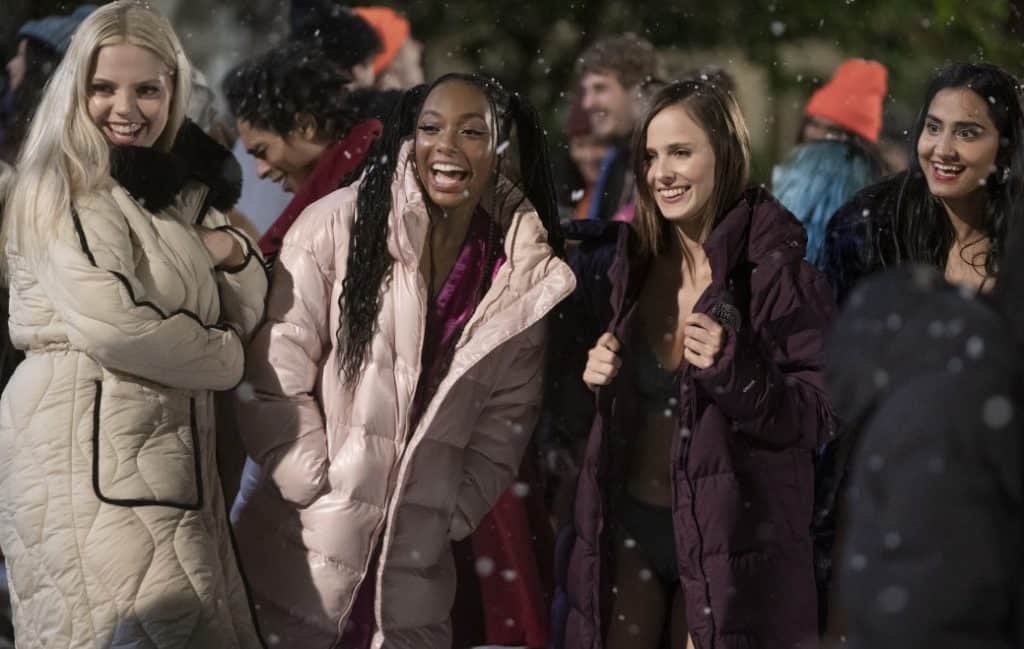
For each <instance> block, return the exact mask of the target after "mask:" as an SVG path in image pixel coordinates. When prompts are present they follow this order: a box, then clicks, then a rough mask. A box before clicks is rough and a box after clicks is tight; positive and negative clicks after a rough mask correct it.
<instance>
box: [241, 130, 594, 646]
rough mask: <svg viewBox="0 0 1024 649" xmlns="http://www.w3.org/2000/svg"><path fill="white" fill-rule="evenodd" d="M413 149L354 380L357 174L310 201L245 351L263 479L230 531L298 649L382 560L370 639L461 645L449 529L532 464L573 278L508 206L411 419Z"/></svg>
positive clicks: (271, 619)
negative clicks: (349, 283) (455, 635)
mask: <svg viewBox="0 0 1024 649" xmlns="http://www.w3.org/2000/svg"><path fill="white" fill-rule="evenodd" d="M410 151H411V146H410V145H409V144H407V145H406V146H405V147H404V149H403V151H402V153H401V157H400V158H399V160H398V167H397V169H398V173H397V174H396V179H395V181H394V184H393V186H392V211H391V213H390V215H389V218H390V225H389V235H388V252H389V253H390V254H391V255H392V256H393V258H394V260H395V261H394V266H393V269H392V271H391V274H390V276H389V278H388V280H387V281H386V282H385V284H384V286H383V287H382V289H381V290H382V292H383V294H382V300H381V310H380V314H379V315H378V318H377V330H376V332H375V334H374V337H373V339H372V341H371V344H370V349H369V358H368V360H367V362H366V365H365V366H364V368H363V371H362V375H361V376H360V378H359V381H358V383H357V384H356V385H355V386H354V388H349V387H347V386H345V385H344V384H343V382H342V380H341V375H340V373H339V366H338V365H339V363H338V350H337V349H336V341H337V326H338V297H339V295H340V291H341V285H342V282H343V280H344V278H345V273H346V272H347V270H348V269H347V268H346V261H347V255H348V245H349V236H350V231H351V228H352V223H353V220H354V218H355V212H356V195H357V187H356V186H350V187H346V188H344V189H341V190H339V191H337V192H335V193H333V194H330V195H328V196H327V197H325V198H324V199H322V200H320V201H318V202H317V203H314V204H313V205H312V206H310V207H309V208H308V209H307V210H306V212H304V213H303V215H302V216H301V217H299V220H298V221H297V222H296V223H295V225H293V226H292V228H291V230H289V232H288V235H287V236H286V237H285V240H284V246H283V248H282V250H281V254H280V256H279V257H278V261H277V266H276V267H275V271H274V280H273V287H272V289H271V293H270V299H269V302H268V318H267V323H266V324H265V325H264V326H263V327H262V328H261V329H260V331H259V333H258V334H257V336H256V338H255V340H254V341H253V345H252V347H251V349H250V359H249V360H250V363H249V368H248V371H247V373H246V377H247V381H248V382H250V383H251V388H252V395H253V397H254V400H252V401H249V402H242V403H240V408H239V413H240V419H241V422H240V424H241V428H242V434H243V438H244V441H245V443H246V448H247V450H248V451H249V453H250V456H251V457H252V458H253V459H254V460H255V461H256V462H257V463H259V464H260V465H261V466H262V469H263V481H262V482H261V483H260V484H258V486H256V488H255V489H254V490H253V491H252V492H250V493H249V494H248V500H247V501H246V502H243V503H239V504H236V507H235V515H236V516H237V519H238V520H237V523H236V528H235V529H236V534H237V538H238V543H239V548H240V553H241V556H242V562H243V565H245V566H246V567H247V574H248V576H249V579H250V585H251V587H252V590H253V595H254V598H255V601H256V606H257V608H258V610H259V617H260V628H261V631H262V632H263V633H264V635H265V636H266V637H267V639H268V641H271V642H272V641H273V640H279V641H280V642H281V643H282V645H285V646H295V647H305V648H308V649H327V648H328V647H331V646H334V643H335V642H336V641H337V639H338V637H340V635H341V631H342V629H343V628H344V625H345V622H346V620H347V617H348V615H349V613H350V610H351V606H352V603H353V600H354V598H355V595H356V591H357V588H358V586H359V584H360V583H361V582H362V581H363V579H364V578H365V577H366V575H367V572H368V571H369V570H371V569H375V570H376V593H375V605H374V608H375V616H376V626H377V632H376V634H375V636H374V640H373V646H374V647H389V648H390V647H409V648H413V647H415V648H416V649H431V648H437V649H442V648H443V649H447V648H448V647H450V646H451V642H452V640H451V628H450V622H449V611H450V610H451V606H452V602H453V600H454V594H455V570H454V565H453V562H452V556H451V551H450V543H449V541H450V540H452V539H456V540H457V539H462V538H465V537H466V536H468V535H469V534H470V532H472V530H473V529H474V528H475V527H476V525H477V524H478V523H479V521H480V519H481V518H482V517H483V516H484V515H485V514H486V513H487V511H488V510H489V509H490V508H491V506H492V505H493V504H494V503H495V501H496V500H497V499H498V497H499V496H500V495H501V494H502V492H504V490H505V489H506V488H507V487H508V486H509V484H510V483H511V481H512V480H513V478H514V476H515V473H516V471H517V469H518V468H519V463H520V460H521V458H522V454H523V452H524V449H525V447H526V443H527V441H528V439H529V436H530V433H531V431H532V430H533V426H534V423H535V421H536V418H537V415H538V412H539V407H540V397H541V393H542V378H543V377H542V375H543V366H544V352H545V339H546V322H545V316H546V315H547V314H548V312H550V311H551V310H552V309H553V308H554V307H555V305H556V304H558V302H560V301H561V300H562V299H563V298H565V297H566V296H568V295H569V294H570V293H571V292H572V290H573V287H574V285H575V282H574V280H573V276H572V272H571V271H570V270H569V268H568V266H567V265H566V264H565V263H564V262H562V261H561V260H559V259H558V258H557V257H555V256H554V255H553V254H552V250H551V248H550V247H549V246H548V245H547V233H546V232H545V231H544V228H543V227H542V225H541V223H540V219H539V218H538V215H537V213H536V212H535V211H534V210H533V208H532V207H531V206H530V205H529V204H527V203H525V202H524V203H522V204H521V205H520V206H519V207H518V208H517V209H515V210H514V211H513V210H505V211H504V212H503V213H501V214H498V215H497V217H496V219H497V221H498V224H499V225H500V226H501V227H502V228H504V231H505V254H506V257H507V261H506V262H505V263H504V264H503V265H502V267H501V268H500V270H499V271H498V273H497V274H496V276H495V277H494V280H493V282H492V283H491V286H490V289H489V290H488V291H487V292H486V293H485V295H484V296H483V297H482V299H481V301H480V304H479V305H478V306H477V308H476V311H475V312H474V314H473V316H472V318H471V319H470V321H469V322H468V323H467V325H466V327H465V329H464V330H463V333H462V336H461V338H460V340H459V342H458V343H457V345H456V348H455V352H454V356H453V358H452V360H451V364H450V366H449V369H448V372H447V375H446V376H445V378H444V380H443V381H442V382H441V384H440V385H439V387H438V388H437V391H436V392H435V394H434V397H433V398H432V399H431V401H430V403H429V404H427V405H426V406H425V409H424V412H423V415H422V416H421V418H420V420H419V422H418V424H417V425H416V427H415V429H412V430H410V428H409V410H410V406H411V405H412V402H413V395H414V394H415V392H416V385H417V381H418V379H419V377H420V374H421V367H420V357H421V348H422V344H423V336H424V331H423V329H424V323H425V321H426V307H427V304H426V302H427V295H426V284H425V282H424V281H423V278H422V276H421V274H420V272H419V260H420V255H421V253H422V252H423V250H424V242H425V240H426V234H427V226H428V216H427V212H426V206H425V203H424V197H423V195H422V193H421V190H420V187H419V184H418V182H417V180H416V178H415V176H414V174H413V171H412V169H411V165H409V164H408V157H409V153H410ZM515 203H516V201H511V204H512V205H515ZM484 205H485V206H488V205H490V201H489V200H487V199H485V202H484ZM248 388H249V386H246V389H245V390H242V391H241V392H242V393H243V394H244V393H248V392H249V389H248ZM378 546H379V547H380V560H379V561H378V562H377V563H376V564H375V565H374V564H373V563H372V557H373V555H374V551H375V549H376V548H378Z"/></svg>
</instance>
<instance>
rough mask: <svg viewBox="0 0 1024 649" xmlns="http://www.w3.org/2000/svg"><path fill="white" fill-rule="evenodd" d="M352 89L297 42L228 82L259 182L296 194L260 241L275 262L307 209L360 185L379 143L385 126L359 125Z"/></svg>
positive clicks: (240, 69) (323, 60) (368, 122)
mask: <svg viewBox="0 0 1024 649" xmlns="http://www.w3.org/2000/svg"><path fill="white" fill-rule="evenodd" d="M346 84H347V77H346V76H345V72H344V71H343V70H341V69H340V68H339V67H338V66H336V65H334V64H333V63H332V62H331V61H330V60H328V59H327V57H325V56H324V54H323V53H322V52H320V51H319V50H316V49H313V48H310V47H308V46H304V45H300V44H298V43H292V44H289V45H286V46H283V47H279V48H275V49H273V50H271V51H270V52H268V53H266V54H264V55H263V56H260V57H258V58H256V59H253V60H251V61H247V62H246V63H243V64H242V65H241V66H239V67H238V68H236V69H235V70H233V71H232V72H231V73H229V74H228V76H227V78H226V79H225V80H224V95H225V97H226V99H227V102H228V106H229V107H230V110H231V113H232V114H233V115H234V117H235V120H236V123H237V127H238V133H239V140H240V142H241V143H242V145H243V146H244V147H245V149H246V151H247V152H248V154H249V155H251V156H252V157H253V158H255V159H256V171H257V173H258V174H259V176H260V178H264V179H269V180H272V181H274V182H276V183H280V184H281V186H282V188H283V189H284V191H286V192H288V193H290V194H293V195H294V196H293V198H292V200H291V202H289V203H288V206H287V207H285V209H284V210H283V211H282V212H281V214H280V216H278V217H277V219H276V220H275V221H274V223H273V224H272V225H271V226H270V228H269V229H267V231H266V233H265V234H264V235H263V237H262V238H261V239H260V249H261V250H262V251H263V254H264V255H265V256H266V258H267V260H268V261H269V262H273V260H274V259H275V258H276V257H277V253H278V251H279V250H280V248H281V242H282V240H283V239H284V235H285V234H286V233H287V232H288V229H289V228H290V227H291V225H292V223H293V222H294V221H295V219H296V218H298V216H299V214H300V213H301V212H302V210H304V209H306V207H307V206H308V205H309V204H311V203H313V202H315V201H316V200H319V199H320V198H321V197H323V196H325V195H327V194H329V193H331V192H332V191H334V190H335V189H338V188H339V187H341V186H343V185H346V184H348V182H351V181H352V180H355V177H356V172H357V171H358V170H359V169H360V168H361V165H362V162H363V159H364V158H365V157H366V154H367V152H368V151H369V150H370V145H371V144H372V143H373V141H374V140H376V139H377V138H378V137H379V136H380V133H381V128H382V127H381V123H380V122H379V121H377V120H375V119H368V120H362V121H360V120H358V119H357V117H356V115H355V113H354V111H353V110H352V108H351V106H350V105H349V90H348V89H347V88H346Z"/></svg>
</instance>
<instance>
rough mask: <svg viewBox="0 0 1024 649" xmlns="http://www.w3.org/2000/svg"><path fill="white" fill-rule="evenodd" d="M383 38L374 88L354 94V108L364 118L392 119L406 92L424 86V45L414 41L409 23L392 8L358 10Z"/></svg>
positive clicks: (356, 11)
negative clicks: (395, 108)
mask: <svg viewBox="0 0 1024 649" xmlns="http://www.w3.org/2000/svg"><path fill="white" fill-rule="evenodd" d="M353 12H354V13H355V14H356V15H358V16H360V17H361V18H363V19H364V20H365V21H366V22H367V23H368V24H369V25H370V26H372V27H373V29H374V30H375V31H376V32H377V36H378V37H380V41H381V44H382V46H381V51H380V52H379V53H378V54H377V56H376V57H375V58H374V60H373V71H374V75H375V81H374V84H373V87H371V88H358V89H356V91H355V92H353V93H352V104H353V106H354V109H355V111H356V113H357V114H358V115H359V116H360V117H363V118H371V117H372V118H375V119H379V120H381V121H383V120H385V119H387V118H388V116H389V115H390V114H391V111H392V110H394V107H395V105H396V104H397V103H398V101H399V99H400V98H401V96H402V92H403V91H405V90H408V89H409V88H412V87H413V86H416V85H419V84H421V83H423V63H422V58H423V44H422V43H420V42H419V41H418V40H416V39H415V38H413V37H412V34H411V32H410V26H409V21H408V20H407V19H406V18H405V16H403V15H402V14H400V13H398V12H397V11H395V10H394V9H391V8H390V7H355V8H353Z"/></svg>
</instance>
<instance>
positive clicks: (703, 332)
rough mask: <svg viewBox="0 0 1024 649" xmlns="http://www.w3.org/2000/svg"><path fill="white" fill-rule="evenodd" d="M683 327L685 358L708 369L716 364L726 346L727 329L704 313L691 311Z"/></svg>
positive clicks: (701, 367) (698, 366) (692, 363)
mask: <svg viewBox="0 0 1024 649" xmlns="http://www.w3.org/2000/svg"><path fill="white" fill-rule="evenodd" d="M685 322H686V327H685V328H684V329H683V358H685V359H686V360H687V361H688V362H689V363H690V364H691V365H694V366H696V367H697V368H699V369H702V370H706V369H707V368H709V367H711V366H712V365H714V364H715V361H717V360H718V357H719V356H721V355H722V348H723V347H725V329H724V328H723V327H722V325H720V324H718V323H717V322H715V321H714V320H713V319H712V318H711V317H710V316H708V315H707V314H704V313H691V314H690V315H689V316H688V317H687V318H686V320H685Z"/></svg>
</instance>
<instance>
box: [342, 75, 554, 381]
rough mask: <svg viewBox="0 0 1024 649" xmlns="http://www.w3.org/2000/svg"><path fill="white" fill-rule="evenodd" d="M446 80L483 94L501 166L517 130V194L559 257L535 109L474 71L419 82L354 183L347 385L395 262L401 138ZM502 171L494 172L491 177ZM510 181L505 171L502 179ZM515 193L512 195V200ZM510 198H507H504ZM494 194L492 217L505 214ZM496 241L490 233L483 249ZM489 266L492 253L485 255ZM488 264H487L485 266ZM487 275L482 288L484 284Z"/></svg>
mask: <svg viewBox="0 0 1024 649" xmlns="http://www.w3.org/2000/svg"><path fill="white" fill-rule="evenodd" d="M449 81H462V82H464V83H469V84H471V85H474V86H477V87H478V88H480V89H482V90H483V91H484V94H485V95H486V96H487V100H488V102H489V104H490V107H491V111H492V114H493V115H494V116H495V118H496V119H495V124H496V130H497V132H496V133H495V135H496V139H495V144H496V146H499V153H498V166H499V167H500V166H501V164H502V162H503V159H504V157H505V156H504V155H503V152H502V151H500V149H501V148H502V147H501V146H500V144H501V143H503V142H505V140H506V139H507V138H508V137H509V136H510V132H511V130H512V127H513V126H514V127H515V130H516V135H517V138H518V144H519V146H518V151H519V155H518V158H519V160H518V163H519V164H518V171H519V175H520V176H521V178H522V186H521V189H520V191H521V194H522V196H523V197H524V198H526V199H529V200H530V202H531V203H532V204H533V206H534V207H535V209H536V210H537V213H538V214H539V215H540V218H541V221H542V223H543V225H544V227H545V228H546V229H547V231H548V237H549V243H550V245H551V247H552V249H553V250H554V251H555V253H556V254H557V255H559V256H562V245H561V237H560V233H559V226H558V210H557V204H556V202H555V190H554V182H553V181H552V179H551V168H550V165H549V163H548V152H547V143H546V140H545V137H544V135H545V133H544V129H543V126H542V125H541V123H540V118H539V117H538V115H537V112H536V111H535V110H534V108H533V106H532V105H531V104H530V103H529V101H528V100H527V99H526V98H525V97H523V96H522V95H519V94H518V93H516V94H509V93H508V92H507V91H506V90H505V89H504V87H503V86H502V85H501V84H500V83H499V82H498V81H497V80H496V79H494V78H493V77H489V76H484V75H479V74H461V73H451V74H446V75H444V76H442V77H440V78H438V79H437V80H436V81H434V83H432V84H431V85H430V86H426V85H421V86H417V87H415V88H412V89H411V90H409V91H407V92H406V93H405V94H404V95H403V96H402V98H401V99H400V101H399V102H398V105H397V106H396V107H395V110H394V111H393V112H392V114H391V116H390V117H389V119H388V123H387V124H386V125H385V128H384V134H383V136H382V137H381V138H380V139H378V140H377V141H376V143H375V144H374V149H373V150H372V151H371V153H370V156H368V159H369V162H368V163H367V167H366V173H365V175H364V176H363V179H362V181H361V182H360V184H359V195H358V198H357V199H356V219H355V223H354V225H353V228H352V236H351V239H350V241H349V254H348V268H349V269H350V272H348V273H347V274H346V276H345V279H344V281H343V282H342V290H341V295H340V296H339V297H338V306H339V307H340V315H339V327H338V338H337V344H338V348H339V350H340V372H341V374H342V377H343V379H344V382H345V383H346V384H347V385H350V386H351V385H353V384H355V382H356V381H357V379H358V376H359V373H360V371H361V370H362V367H363V363H364V362H365V359H366V356H367V352H368V350H369V346H370V342H371V340H372V338H373V333H374V330H375V327H376V320H377V316H378V314H379V313H380V306H381V286H382V285H383V284H384V282H385V281H386V278H387V276H388V274H389V273H390V271H391V268H392V264H393V263H394V259H393V258H392V257H391V254H390V253H389V252H388V248H387V239H388V232H389V228H388V216H389V214H390V212H391V208H392V203H391V185H392V183H393V181H394V176H395V173H396V172H397V171H398V155H399V151H400V150H401V147H402V144H403V143H404V142H405V140H407V139H409V138H410V137H412V136H413V134H414V132H415V128H416V123H417V121H418V120H419V114H420V110H421V109H422V107H423V102H424V101H425V100H426V98H427V96H428V95H429V94H430V92H431V91H433V89H434V88H436V87H438V86H439V85H441V84H443V83H446V82H449ZM499 173H500V170H499V171H496V177H497V175H499ZM504 175H505V176H506V177H509V178H511V177H512V176H511V175H510V174H504ZM512 193H514V192H509V194H510V195H511V194H512ZM506 198H507V197H506ZM502 207H506V206H505V205H503V204H502V205H499V199H498V198H497V197H495V205H494V208H493V209H494V212H493V213H492V214H491V215H490V216H491V218H492V220H493V219H494V218H496V217H497V215H498V214H499V213H501V212H502V210H501V208H502ZM493 241H494V237H492V236H491V235H490V234H489V235H488V247H489V248H490V246H491V245H494V244H493ZM487 257H488V262H490V261H491V257H493V254H492V253H491V251H490V250H488V252H487ZM489 266H490V263H489ZM489 281H490V277H487V281H485V282H484V284H485V285H486V284H488V283H489Z"/></svg>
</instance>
